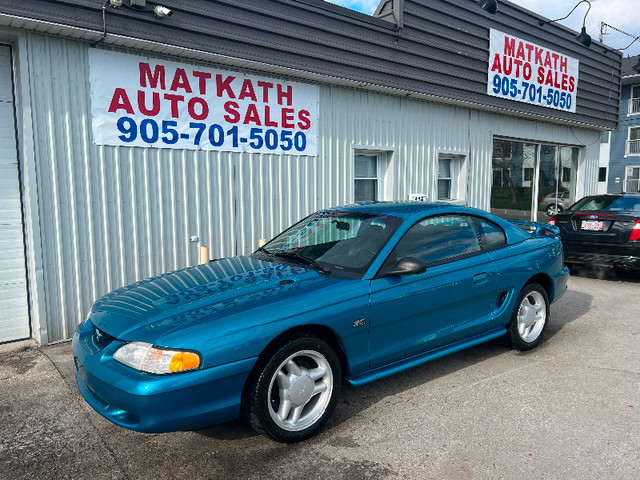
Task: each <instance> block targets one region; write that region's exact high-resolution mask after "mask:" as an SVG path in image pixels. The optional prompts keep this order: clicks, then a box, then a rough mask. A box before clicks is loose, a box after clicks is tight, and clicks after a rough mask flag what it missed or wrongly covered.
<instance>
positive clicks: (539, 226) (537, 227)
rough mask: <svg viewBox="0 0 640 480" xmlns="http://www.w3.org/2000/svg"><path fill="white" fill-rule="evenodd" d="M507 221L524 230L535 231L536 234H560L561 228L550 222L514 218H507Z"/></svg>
mask: <svg viewBox="0 0 640 480" xmlns="http://www.w3.org/2000/svg"><path fill="white" fill-rule="evenodd" d="M505 220H507V222H509V223H511V224H512V225H515V226H516V227H520V228H522V229H523V230H524V231H526V232H529V233H534V234H536V235H552V236H558V235H560V229H559V228H558V227H556V226H555V225H551V224H549V223H540V222H528V221H526V220H513V219H505Z"/></svg>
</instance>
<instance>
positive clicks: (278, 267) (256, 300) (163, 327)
mask: <svg viewBox="0 0 640 480" xmlns="http://www.w3.org/2000/svg"><path fill="white" fill-rule="evenodd" d="M336 281H337V280H335V279H328V278H325V277H322V276H321V275H319V274H318V273H317V272H315V271H313V270H309V269H306V268H303V267H295V266H290V265H283V264H278V263H271V262H266V261H262V260H257V259H255V258H251V257H234V258H228V259H223V260H218V261H216V262H211V263H209V264H207V265H198V266H195V267H189V268H185V269H183V270H178V271H175V272H170V273H166V274H163V275H160V276H157V277H153V278H149V279H147V280H142V281H140V282H137V283H134V284H131V285H127V286H125V287H122V288H119V289H117V290H114V291H113V292H111V293H109V294H107V295H105V296H104V297H102V298H100V299H99V300H98V301H97V302H96V303H95V304H94V306H93V308H92V310H91V321H92V322H93V323H94V324H95V325H96V326H97V327H98V328H99V329H100V330H102V331H103V332H105V333H107V334H108V335H111V336H112V337H115V338H119V339H121V340H140V341H149V342H153V341H154V340H155V339H157V338H158V337H159V336H162V335H164V334H167V333H170V332H171V331H172V330H174V329H176V328H181V327H185V326H187V325H194V324H196V323H198V322H203V321H207V322H208V321H212V320H214V319H215V318H217V317H221V316H223V315H225V312H227V311H228V310H229V309H230V308H232V307H233V308H234V312H238V311H240V310H246V309H249V308H252V307H255V306H257V305H258V304H259V305H260V306H261V307H263V306H266V305H268V304H269V303H271V302H275V301H281V300H286V298H288V297H289V296H290V295H291V294H292V293H294V292H293V290H299V289H301V288H305V289H307V288H309V289H315V288H317V287H318V283H324V282H328V283H330V284H332V283H335V282H336ZM338 281H339V280H338Z"/></svg>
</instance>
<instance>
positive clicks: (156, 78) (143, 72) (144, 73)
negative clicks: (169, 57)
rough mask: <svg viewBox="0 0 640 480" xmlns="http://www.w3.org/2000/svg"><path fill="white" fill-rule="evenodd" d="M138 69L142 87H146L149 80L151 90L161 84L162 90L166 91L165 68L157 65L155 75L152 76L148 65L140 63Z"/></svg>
mask: <svg viewBox="0 0 640 480" xmlns="http://www.w3.org/2000/svg"><path fill="white" fill-rule="evenodd" d="M138 69H139V70H140V86H141V87H146V86H147V80H148V81H149V86H150V87H151V88H158V83H159V84H160V88H161V89H162V90H165V89H166V86H165V80H164V66H163V65H156V66H155V68H154V69H153V75H152V74H151V67H150V66H149V64H148V63H144V62H140V63H139V64H138Z"/></svg>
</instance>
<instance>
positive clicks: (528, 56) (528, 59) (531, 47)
mask: <svg viewBox="0 0 640 480" xmlns="http://www.w3.org/2000/svg"><path fill="white" fill-rule="evenodd" d="M525 48H526V49H527V62H530V61H531V50H533V49H534V48H535V47H534V46H533V45H531V44H530V43H527V46H526V47H525Z"/></svg>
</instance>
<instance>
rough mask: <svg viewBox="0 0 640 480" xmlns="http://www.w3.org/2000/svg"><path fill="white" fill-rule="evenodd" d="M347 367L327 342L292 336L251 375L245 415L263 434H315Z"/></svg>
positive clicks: (289, 437) (297, 437) (287, 438)
mask: <svg viewBox="0 0 640 480" xmlns="http://www.w3.org/2000/svg"><path fill="white" fill-rule="evenodd" d="M341 382H342V369H341V367H340V361H339V360H338V357H337V355H336V354H335V352H334V351H333V350H332V349H331V347H330V346H329V345H327V344H326V343H325V342H324V341H322V340H320V339H319V338H316V337H311V336H299V337H295V338H292V339H290V340H288V341H287V342H286V343H285V344H284V345H283V346H282V347H280V348H279V349H278V350H277V351H276V352H275V353H274V354H273V355H272V356H271V357H270V358H268V359H267V360H266V362H265V363H264V365H263V366H262V368H261V369H259V370H258V371H257V372H256V373H255V374H254V376H253V378H251V379H250V384H249V385H248V388H247V393H248V398H247V401H246V405H245V408H246V412H245V414H246V416H247V420H248V421H249V424H250V425H251V427H252V428H253V429H254V430H255V431H256V432H258V433H260V434H262V435H265V436H267V437H269V438H272V439H273V440H276V441H278V442H284V443H295V442H299V441H301V440H306V439H308V438H311V437H313V436H314V435H315V434H316V433H318V431H319V430H320V429H321V428H322V426H323V424H324V423H325V422H326V420H327V419H328V418H329V416H330V415H331V413H332V412H333V409H334V408H335V406H336V402H337V399H338V397H339V395H340V387H341Z"/></svg>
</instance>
